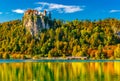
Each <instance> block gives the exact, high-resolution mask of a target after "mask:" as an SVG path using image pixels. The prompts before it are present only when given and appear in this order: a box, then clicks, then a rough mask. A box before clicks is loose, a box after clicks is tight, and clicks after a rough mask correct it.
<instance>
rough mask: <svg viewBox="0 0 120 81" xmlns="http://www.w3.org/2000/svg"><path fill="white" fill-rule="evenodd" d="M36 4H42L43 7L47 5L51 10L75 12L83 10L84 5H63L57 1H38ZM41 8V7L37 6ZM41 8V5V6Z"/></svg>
mask: <svg viewBox="0 0 120 81" xmlns="http://www.w3.org/2000/svg"><path fill="white" fill-rule="evenodd" d="M36 4H40V5H41V6H42V7H43V8H44V7H47V8H48V9H47V10H49V11H52V10H56V11H58V12H59V13H63V12H64V13H74V12H78V11H83V10H84V9H83V8H84V6H81V7H80V6H75V5H63V4H56V3H47V2H37V3H36ZM37 8H39V7H37ZM40 8H41V7H40Z"/></svg>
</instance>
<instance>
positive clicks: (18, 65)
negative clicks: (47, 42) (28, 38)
mask: <svg viewBox="0 0 120 81" xmlns="http://www.w3.org/2000/svg"><path fill="white" fill-rule="evenodd" d="M0 80H1V81H120V61H112V60H110V61H107V60H97V61H90V60H86V61H80V60H0Z"/></svg>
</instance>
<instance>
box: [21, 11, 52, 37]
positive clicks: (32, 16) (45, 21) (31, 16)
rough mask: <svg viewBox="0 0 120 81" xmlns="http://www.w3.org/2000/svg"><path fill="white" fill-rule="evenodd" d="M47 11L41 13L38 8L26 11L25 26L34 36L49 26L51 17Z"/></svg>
mask: <svg viewBox="0 0 120 81" xmlns="http://www.w3.org/2000/svg"><path fill="white" fill-rule="evenodd" d="M46 13H47V12H46V11H44V12H43V13H40V12H38V11H37V10H27V11H26V12H25V13H24V16H23V26H24V27H26V29H27V31H28V32H30V33H31V35H32V36H36V35H37V34H38V33H39V32H40V30H42V29H44V28H49V20H50V19H49V17H48V16H47V15H46Z"/></svg>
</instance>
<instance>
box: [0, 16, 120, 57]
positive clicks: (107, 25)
mask: <svg viewBox="0 0 120 81" xmlns="http://www.w3.org/2000/svg"><path fill="white" fill-rule="evenodd" d="M52 24H53V25H52V26H51V27H50V28H49V29H46V28H45V29H42V30H41V31H40V32H39V33H38V37H39V39H36V37H35V36H32V35H31V33H30V32H28V30H27V28H26V27H25V26H24V25H23V20H22V21H21V20H14V21H10V22H4V23H1V24H0V54H1V55H2V56H4V55H5V54H6V53H7V54H9V55H14V54H15V55H19V54H21V55H30V56H35V55H39V56H43V57H47V56H48V57H60V56H63V57H65V56H86V57H88V58H93V59H104V58H118V57H120V44H119V43H120V35H119V33H120V20H117V19H112V18H108V19H104V20H98V21H89V20H83V21H82V20H73V21H70V22H67V21H66V22H63V21H61V20H53V22H52Z"/></svg>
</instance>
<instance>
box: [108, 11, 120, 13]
mask: <svg viewBox="0 0 120 81" xmlns="http://www.w3.org/2000/svg"><path fill="white" fill-rule="evenodd" d="M116 12H120V10H110V13H116Z"/></svg>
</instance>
